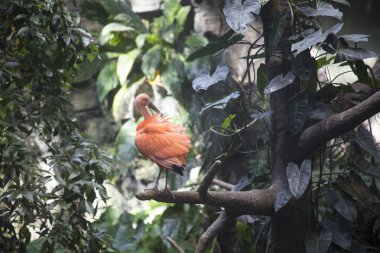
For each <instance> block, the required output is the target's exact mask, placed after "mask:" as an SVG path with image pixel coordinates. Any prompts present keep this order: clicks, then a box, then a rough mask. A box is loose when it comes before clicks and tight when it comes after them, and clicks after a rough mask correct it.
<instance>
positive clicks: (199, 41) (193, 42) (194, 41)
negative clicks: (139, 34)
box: [185, 32, 208, 47]
mask: <svg viewBox="0 0 380 253" xmlns="http://www.w3.org/2000/svg"><path fill="white" fill-rule="evenodd" d="M207 43H208V40H207V38H206V37H204V36H202V35H200V34H197V33H194V32H193V33H191V34H190V35H188V36H187V37H186V39H185V44H186V45H187V46H189V47H203V46H205V45H207Z"/></svg>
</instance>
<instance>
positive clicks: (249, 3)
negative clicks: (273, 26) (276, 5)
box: [223, 0, 261, 34]
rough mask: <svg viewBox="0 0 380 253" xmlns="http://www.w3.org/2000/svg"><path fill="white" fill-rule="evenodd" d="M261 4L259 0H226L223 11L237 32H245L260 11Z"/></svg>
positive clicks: (228, 22)
mask: <svg viewBox="0 0 380 253" xmlns="http://www.w3.org/2000/svg"><path fill="white" fill-rule="evenodd" d="M260 9H261V5H260V3H259V1H257V0H245V1H244V2H243V4H242V3H241V0H235V1H234V0H226V1H225V5H224V9H223V13H224V16H225V17H226V22H227V24H228V25H229V26H230V27H231V28H232V29H233V30H234V31H235V32H237V33H239V34H242V33H244V31H245V29H246V28H247V26H248V25H249V24H250V23H251V22H253V21H254V20H255V16H254V15H253V14H255V15H258V14H259V13H260Z"/></svg>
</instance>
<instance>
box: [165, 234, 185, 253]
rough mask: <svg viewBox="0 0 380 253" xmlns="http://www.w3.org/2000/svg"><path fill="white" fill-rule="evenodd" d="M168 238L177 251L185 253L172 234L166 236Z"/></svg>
mask: <svg viewBox="0 0 380 253" xmlns="http://www.w3.org/2000/svg"><path fill="white" fill-rule="evenodd" d="M166 240H168V242H169V243H170V244H171V245H172V246H173V248H174V249H175V250H176V251H177V253H185V251H184V250H183V249H182V248H181V247H180V246H179V245H178V244H177V243H176V241H174V239H173V238H171V237H170V236H167V237H166Z"/></svg>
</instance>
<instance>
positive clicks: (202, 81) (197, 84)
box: [193, 65, 229, 92]
mask: <svg viewBox="0 0 380 253" xmlns="http://www.w3.org/2000/svg"><path fill="white" fill-rule="evenodd" d="M228 72H229V68H228V66H226V65H218V67H217V68H216V70H215V72H214V73H213V74H212V76H210V75H209V74H201V75H200V76H198V77H197V78H195V79H194V80H193V89H194V90H195V91H197V92H199V91H200V90H207V89H208V88H209V87H210V86H211V85H214V84H216V83H218V82H219V81H224V79H226V77H227V74H228Z"/></svg>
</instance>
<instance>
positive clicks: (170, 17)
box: [163, 0, 181, 24]
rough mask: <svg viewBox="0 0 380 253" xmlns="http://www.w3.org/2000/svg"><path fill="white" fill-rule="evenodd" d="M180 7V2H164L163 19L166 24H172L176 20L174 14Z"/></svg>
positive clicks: (167, 0)
mask: <svg viewBox="0 0 380 253" xmlns="http://www.w3.org/2000/svg"><path fill="white" fill-rule="evenodd" d="M180 7H181V1H180V0H164V8H163V11H164V17H165V19H166V20H167V22H168V24H172V23H173V22H174V19H175V18H176V14H177V12H178V10H179V9H180Z"/></svg>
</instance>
